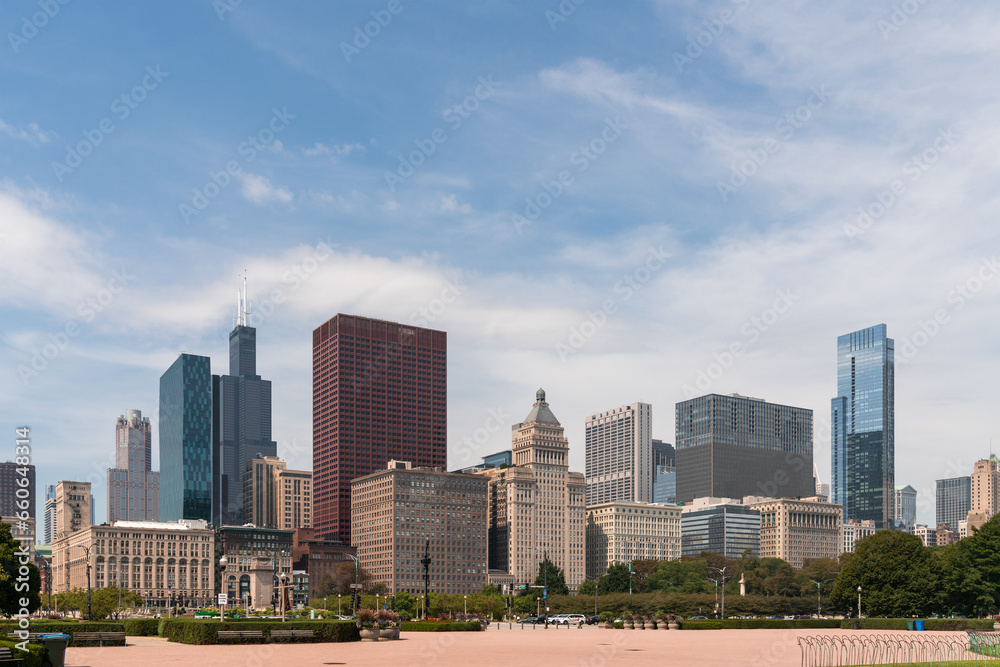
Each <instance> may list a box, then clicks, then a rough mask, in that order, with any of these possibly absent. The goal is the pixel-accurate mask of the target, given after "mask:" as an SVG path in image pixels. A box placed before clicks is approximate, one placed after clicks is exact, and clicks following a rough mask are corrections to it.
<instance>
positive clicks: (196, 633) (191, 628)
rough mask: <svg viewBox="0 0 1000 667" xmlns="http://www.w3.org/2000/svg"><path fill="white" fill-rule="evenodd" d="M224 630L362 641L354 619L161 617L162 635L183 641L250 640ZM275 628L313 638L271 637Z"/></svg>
mask: <svg viewBox="0 0 1000 667" xmlns="http://www.w3.org/2000/svg"><path fill="white" fill-rule="evenodd" d="M220 630H261V631H263V633H264V641H270V642H309V641H312V642H352V641H359V640H360V639H361V636H360V635H359V634H358V628H357V627H356V626H355V625H354V623H352V622H351V621H286V622H285V623H282V622H281V621H273V620H257V619H246V620H242V619H241V620H236V621H226V622H224V623H220V622H218V621H215V622H212V621H202V620H194V619H164V620H161V621H160V628H159V631H160V636H161V637H166V638H167V639H169V640H170V641H172V642H178V643H181V644H229V643H244V642H245V641H246V640H239V639H235V640H230V639H225V640H220V639H219V631H220ZM271 630H312V631H313V635H314V636H313V638H312V640H309V639H283V638H274V637H271Z"/></svg>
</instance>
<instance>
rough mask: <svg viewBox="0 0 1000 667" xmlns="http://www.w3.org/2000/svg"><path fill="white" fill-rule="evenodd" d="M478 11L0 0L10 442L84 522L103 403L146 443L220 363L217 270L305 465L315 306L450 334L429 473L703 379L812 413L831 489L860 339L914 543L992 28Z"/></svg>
mask: <svg viewBox="0 0 1000 667" xmlns="http://www.w3.org/2000/svg"><path fill="white" fill-rule="evenodd" d="M470 4H473V3H460V2H413V1H411V0H401V1H400V2H399V3H394V2H389V1H388V0H382V1H379V2H370V3H369V2H341V3H320V2H282V3H276V2H261V1H257V0H244V1H243V2H236V0H226V1H225V2H224V1H223V0H220V1H219V2H215V3H213V2H210V1H207V0H206V1H193V0H192V1H176V2H159V3H154V2H147V3H101V4H97V5H94V4H84V3H77V2H70V3H68V4H65V5H61V4H58V3H55V2H53V4H51V5H48V4H46V3H44V2H43V3H38V2H37V1H35V2H30V1H21V0H11V1H10V2H7V3H5V5H4V10H5V11H4V14H3V17H2V18H0V28H2V33H3V35H4V40H3V43H2V44H0V279H2V283H0V284H2V289H0V373H2V374H3V376H4V377H5V379H6V380H5V381H4V382H2V383H0V397H2V400H0V405H2V406H3V409H2V411H0V433H7V434H9V440H10V447H11V454H12V453H13V452H12V448H13V444H14V443H13V439H14V427H15V426H19V425H25V424H26V425H29V426H30V427H31V428H32V432H33V435H34V441H33V446H34V454H35V460H36V463H37V464H38V466H39V473H38V479H39V484H40V485H43V484H52V483H55V482H56V481H58V480H60V479H81V478H82V479H86V480H90V481H92V482H94V487H95V495H96V496H97V499H98V513H97V517H98V519H99V520H100V519H102V518H103V517H104V515H105V511H104V503H105V497H106V495H105V493H104V476H103V470H104V469H105V468H106V467H108V465H109V461H111V460H113V443H114V422H115V418H116V417H117V416H118V415H119V414H123V413H124V411H125V410H126V409H129V408H134V409H140V410H142V411H143V413H144V414H145V415H148V416H150V417H151V418H152V419H153V422H154V429H155V424H156V417H157V415H156V409H157V391H158V378H159V376H160V375H161V374H162V372H163V371H164V370H165V369H166V368H167V367H168V366H169V365H170V363H171V362H172V361H173V359H174V358H176V355H177V354H178V353H179V352H180V351H182V350H183V351H187V352H192V353H198V354H206V355H209V356H211V357H212V359H213V371H214V372H224V371H225V369H226V363H227V362H226V359H227V357H226V349H227V332H228V330H229V329H230V328H231V326H232V311H233V306H234V304H235V299H236V295H235V282H236V276H237V274H238V273H239V272H241V271H243V270H246V272H247V275H248V281H249V288H250V296H251V298H252V299H253V301H254V302H255V308H256V315H255V318H256V319H255V323H256V324H257V325H258V340H259V346H258V349H259V353H258V368H259V372H260V373H261V374H262V375H263V376H264V377H265V378H269V379H271V380H272V381H273V382H274V408H275V414H274V437H275V439H276V440H278V442H279V451H280V452H281V453H282V454H283V455H284V456H285V457H286V458H287V459H288V460H289V461H290V462H291V463H292V464H293V465H298V466H300V467H304V468H308V467H310V466H311V348H310V342H311V331H312V329H313V328H315V327H316V326H318V325H319V324H320V323H322V322H323V321H325V320H326V319H328V318H329V317H331V316H332V315H334V314H335V313H337V312H348V313H356V314H362V315H368V316H372V317H381V318H385V319H389V320H394V321H400V322H412V323H414V324H425V325H427V326H432V327H435V328H441V329H444V330H447V331H448V333H449V418H448V422H449V442H450V449H449V466H451V467H457V466H460V465H464V464H467V463H471V462H473V461H474V460H476V459H478V457H479V456H482V455H485V454H489V453H492V452H494V451H497V450H500V449H503V448H506V447H508V446H509V444H510V434H509V431H508V427H509V425H510V424H511V423H514V422H517V421H519V420H520V419H522V418H523V417H524V415H526V414H527V412H528V411H529V409H530V405H531V402H532V401H533V397H534V392H535V390H536V389H537V388H538V387H540V386H541V387H544V388H545V389H546V391H547V394H548V397H549V402H550V404H551V406H552V409H553V411H554V412H555V414H556V415H557V416H558V417H559V418H560V419H561V420H562V422H563V423H564V425H565V426H566V427H567V435H568V436H569V437H570V444H571V462H572V464H573V467H574V469H577V470H583V422H584V418H585V417H586V416H587V415H589V414H592V413H595V412H600V411H603V410H606V409H610V408H613V407H617V406H619V405H624V404H628V403H632V402H635V401H637V400H642V401H646V402H650V403H652V404H653V415H654V417H653V419H654V429H655V431H656V434H657V437H660V438H662V439H664V440H667V441H673V439H674V434H673V428H674V427H673V406H674V404H675V403H676V402H677V401H679V400H683V399H684V398H686V397H688V391H689V390H686V387H688V388H690V387H695V389H696V390H697V391H699V392H700V391H702V390H707V391H714V392H719V393H731V392H738V393H741V394H744V395H750V396H759V397H763V398H766V399H768V400H771V401H774V402H779V403H785V404H791V405H796V406H801V407H807V408H811V409H813V410H814V411H815V460H816V464H817V466H818V468H819V470H820V474H821V477H822V478H823V480H824V481H829V479H828V478H829V467H830V462H829V450H830V446H829V426H828V424H829V405H830V402H829V401H830V398H832V397H833V394H834V392H835V389H836V371H835V353H836V337H837V335H839V334H843V333H846V332H849V331H852V330H855V329H859V328H862V327H865V326H870V325H872V324H877V323H880V322H885V323H886V324H887V325H888V330H889V334H890V336H892V337H894V338H895V339H896V341H897V357H906V359H905V363H899V364H898V367H897V374H896V377H897V385H896V478H897V482H899V483H901V484H906V483H909V484H912V485H913V486H914V487H915V488H917V490H918V492H919V493H920V496H921V504H920V507H921V509H920V519H921V521H924V522H928V523H929V522H932V521H933V520H934V518H933V498H932V496H933V489H934V480H935V479H936V478H939V477H945V476H957V475H960V474H968V473H969V472H971V468H972V464H973V462H974V461H975V460H976V459H978V458H980V457H982V456H984V455H986V454H988V452H989V448H990V438H991V437H992V435H993V431H994V430H995V429H994V426H995V418H994V416H993V415H994V414H995V405H996V402H997V398H998V396H997V393H998V390H997V388H996V382H995V380H994V378H995V377H996V376H997V371H998V363H997V355H996V352H995V350H996V347H997V346H996V343H997V327H996V324H995V322H996V319H995V313H996V307H997V302H998V296H997V294H998V289H997V288H998V285H1000V280H994V278H996V274H997V272H998V271H1000V266H998V265H997V264H996V263H995V259H994V258H995V253H996V250H997V240H998V230H1000V228H998V226H997V225H996V219H997V213H998V203H1000V202H998V197H997V194H996V193H997V188H996V182H997V178H996V176H997V171H998V167H1000V157H998V156H1000V150H998V148H1000V146H998V144H1000V141H998V136H1000V135H998V133H997V132H996V130H995V127H996V119H997V118H1000V104H998V102H1000V99H998V98H1000V93H998V92H997V88H996V86H995V85H993V84H992V82H993V81H995V78H996V76H995V71H994V70H995V62H996V56H997V55H998V48H1000V47H998V46H997V45H998V44H1000V40H998V39H997V38H998V27H997V26H998V21H997V19H998V18H1000V8H998V7H995V6H994V4H993V3H987V2H970V3H961V4H959V3H952V2H941V3H920V2H916V0H914V1H913V2H910V3H899V2H885V1H877V2H861V1H849V2H842V3H836V5H834V6H830V7H822V6H817V5H816V4H815V3H798V2H796V3H767V2H759V1H758V0H734V1H730V0H723V1H718V2H693V1H691V2H686V1H666V0H664V1H662V2H638V1H636V2H627V3H610V2H601V1H598V0H587V2H583V3H581V4H579V5H577V4H575V3H573V2H571V1H570V0H565V1H564V2H563V3H561V4H560V3H559V2H556V1H554V0H553V1H550V2H480V3H474V6H469V5H470ZM46 7H48V8H49V13H50V14H52V15H51V16H46V15H44V14H43V12H44V11H45V8H46ZM55 7H58V11H57V12H56V11H54V8H55ZM563 19H564V20H563ZM38 26H40V27H38ZM365 30H368V32H369V33H370V34H372V35H374V36H373V37H368V38H367V41H365V37H358V35H359V34H360V35H363V34H364V31H365ZM779 311H781V312H779ZM69 332H72V333H69ZM928 332H929V333H928ZM907 344H909V347H907ZM47 345H48V347H46V346H47ZM734 345H735V346H736V349H737V350H738V353H737V354H735V355H733V354H732V351H731V350H732V349H733V346H734ZM33 364H34V365H33ZM699 378H701V384H700V385H699V384H698V381H699ZM491 411H492V413H498V414H500V415H501V416H502V418H503V419H502V420H503V421H504V423H503V425H502V427H500V428H496V427H494V426H493V425H494V424H495V421H494V420H493V419H491ZM155 447H156V437H155V435H154V448H155ZM0 450H2V445H0ZM0 456H4V455H3V454H2V453H0ZM4 458H6V457H4Z"/></svg>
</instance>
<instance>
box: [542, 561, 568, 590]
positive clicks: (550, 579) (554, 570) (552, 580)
mask: <svg viewBox="0 0 1000 667" xmlns="http://www.w3.org/2000/svg"><path fill="white" fill-rule="evenodd" d="M535 586H547V587H548V589H549V595H569V587H568V586H567V585H566V575H565V574H563V571H562V570H560V569H559V568H558V567H557V566H556V564H555V563H553V562H552V561H550V560H549V558H548V556H546V557H545V559H544V560H543V561H542V562H541V563H539V564H538V576H537V577H535Z"/></svg>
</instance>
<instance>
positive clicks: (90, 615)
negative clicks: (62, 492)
mask: <svg viewBox="0 0 1000 667" xmlns="http://www.w3.org/2000/svg"><path fill="white" fill-rule="evenodd" d="M76 546H78V547H80V548H81V549H83V550H84V551H85V552H86V553H87V620H88V621H92V620H94V616H93V611H92V607H91V604H90V547H89V546H87V545H85V544H78V545H76ZM119 583H121V582H119ZM860 597H861V596H860V595H859V596H858V598H859V599H860Z"/></svg>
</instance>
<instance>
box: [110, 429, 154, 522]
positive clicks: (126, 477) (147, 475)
mask: <svg viewBox="0 0 1000 667" xmlns="http://www.w3.org/2000/svg"><path fill="white" fill-rule="evenodd" d="M107 474H108V523H114V522H116V521H154V522H158V521H159V520H160V473H158V472H153V430H152V426H151V425H150V423H149V418H148V417H143V416H142V412H141V411H140V410H126V411H125V414H124V415H121V416H120V417H118V421H117V422H116V423H115V467H114V468H108V473H107Z"/></svg>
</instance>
